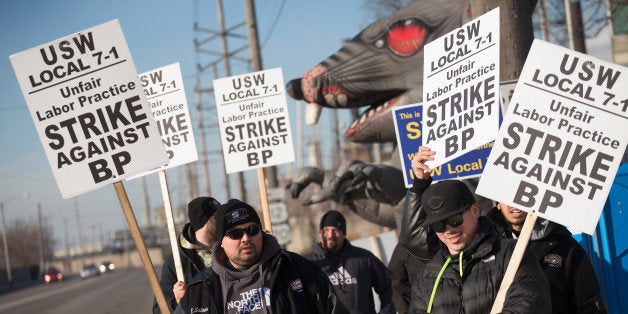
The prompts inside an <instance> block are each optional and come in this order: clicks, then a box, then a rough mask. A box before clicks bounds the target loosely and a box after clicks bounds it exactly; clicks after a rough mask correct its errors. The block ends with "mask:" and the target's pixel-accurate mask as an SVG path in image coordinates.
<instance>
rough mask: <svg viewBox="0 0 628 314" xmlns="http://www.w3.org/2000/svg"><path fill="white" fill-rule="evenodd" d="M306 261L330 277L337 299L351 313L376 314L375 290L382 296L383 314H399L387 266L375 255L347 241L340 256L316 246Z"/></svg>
mask: <svg viewBox="0 0 628 314" xmlns="http://www.w3.org/2000/svg"><path fill="white" fill-rule="evenodd" d="M304 257H305V258H307V259H308V260H310V261H312V262H314V263H315V264H316V265H318V266H319V267H320V268H321V269H322V270H323V271H324V272H325V273H326V274H327V276H329V280H330V281H331V284H332V285H333V286H334V289H335V290H336V295H337V296H338V298H340V300H341V301H342V303H343V304H344V305H345V306H346V307H347V308H348V309H349V312H350V313H364V314H368V313H375V301H374V298H373V289H374V290H375V292H376V293H377V295H378V296H379V301H380V305H381V306H380V313H391V314H394V313H395V307H394V306H393V304H392V300H391V297H392V290H391V287H390V279H389V278H388V276H387V275H386V266H384V263H382V261H380V260H379V259H378V258H377V257H375V255H373V253H371V252H369V251H367V250H365V249H363V248H359V247H355V246H353V245H351V243H350V242H349V241H348V240H346V239H345V241H344V245H343V247H342V249H341V250H340V252H338V254H333V253H331V252H328V251H327V250H325V249H324V248H323V247H322V246H321V245H320V243H315V244H314V245H312V250H311V251H310V252H308V253H306V254H305V255H304Z"/></svg>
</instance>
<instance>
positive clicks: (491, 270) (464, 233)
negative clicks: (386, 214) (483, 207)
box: [409, 149, 551, 314]
mask: <svg viewBox="0 0 628 314" xmlns="http://www.w3.org/2000/svg"><path fill="white" fill-rule="evenodd" d="M428 150H429V149H428ZM431 156H433V152H431ZM426 158H431V157H426ZM423 160H427V159H423ZM423 160H417V162H419V163H421V167H415V166H416V165H415V164H413V170H414V171H415V172H419V171H423V172H424V173H429V170H430V169H429V168H427V167H426V166H425V165H424V164H423V163H422V162H423ZM414 162H415V160H413V163H414ZM420 206H421V210H422V211H423V213H424V214H423V215H424V216H423V218H422V219H423V220H422V222H421V223H420V224H419V227H420V228H425V227H429V228H430V229H431V230H432V232H434V233H436V236H437V237H438V239H439V240H440V249H439V250H438V252H436V253H435V255H434V256H433V257H432V258H431V259H430V261H429V262H427V264H426V265H425V266H424V267H423V269H422V271H421V273H420V274H419V276H417V277H416V279H415V280H414V282H413V284H412V291H411V299H410V305H409V311H410V313H489V312H490V310H491V307H492V306H493V302H494V300H495V297H496V295H497V292H498V290H499V287H500V285H501V282H502V279H503V277H504V274H505V272H506V267H507V266H508V262H509V261H510V258H511V256H512V252H513V250H514V247H515V242H514V240H512V239H505V238H502V237H500V236H499V234H498V232H497V229H496V228H495V226H494V225H493V224H492V223H491V222H490V221H489V220H488V218H486V217H480V210H479V208H478V205H477V203H476V201H475V197H474V196H473V193H471V190H470V189H469V188H468V187H467V186H466V185H465V184H464V183H463V182H461V181H458V180H443V181H440V182H438V183H435V184H432V185H431V186H429V187H428V188H427V189H426V190H425V191H424V192H423V193H422V195H420ZM415 212H416V211H415ZM550 311H551V303H550V299H549V286H548V283H547V280H546V279H545V276H543V273H542V271H541V268H540V266H539V264H538V263H537V262H536V261H535V258H534V255H533V254H532V253H531V252H526V254H524V257H523V259H522V261H521V264H520V266H519V269H518V271H517V273H516V275H515V278H514V280H513V282H512V284H511V286H510V289H509V290H508V293H507V294H506V298H505V302H504V305H503V312H504V313H506V312H508V313H535V314H538V313H550Z"/></svg>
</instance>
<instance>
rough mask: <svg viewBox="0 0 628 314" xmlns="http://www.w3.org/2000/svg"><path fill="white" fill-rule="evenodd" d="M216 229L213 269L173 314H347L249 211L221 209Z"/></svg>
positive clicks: (312, 271) (240, 206)
mask: <svg viewBox="0 0 628 314" xmlns="http://www.w3.org/2000/svg"><path fill="white" fill-rule="evenodd" d="M216 227H217V228H216V229H217V233H216V234H217V235H219V242H217V243H216V244H215V245H214V251H213V252H214V257H213V261H212V266H211V267H208V268H206V269H205V270H204V271H203V272H202V273H200V274H199V275H198V276H197V277H196V278H195V279H193V280H192V281H191V282H190V283H189V285H188V287H187V289H186V292H185V295H184V296H183V298H182V299H181V303H179V306H178V307H177V309H176V312H175V313H189V314H192V313H211V314H213V313H252V314H257V313H295V314H297V313H298V314H305V313H346V309H344V307H343V306H342V303H341V302H340V301H338V300H337V298H336V295H335V294H334V290H333V287H332V286H331V283H330V282H329V279H328V278H327V276H326V275H325V273H323V271H322V270H321V269H320V268H318V266H316V265H315V264H314V263H312V262H310V261H308V260H307V259H305V258H303V257H302V256H300V255H298V254H296V253H293V252H289V251H286V250H284V249H282V248H281V247H280V246H279V243H278V242H277V240H276V239H275V238H274V237H273V236H272V235H269V234H266V233H265V232H264V231H263V230H262V228H261V222H260V219H259V216H258V215H257V212H256V211H255V209H253V207H251V205H249V204H247V203H244V202H242V201H239V200H236V199H232V200H230V201H229V202H227V203H226V204H223V205H222V206H220V209H219V210H218V213H217V216H216Z"/></svg>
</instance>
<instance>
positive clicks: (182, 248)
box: [153, 197, 220, 313]
mask: <svg viewBox="0 0 628 314" xmlns="http://www.w3.org/2000/svg"><path fill="white" fill-rule="evenodd" d="M219 206H220V203H219V202H218V201H216V200H215V199H214V198H212V197H197V198H195V199H193V200H192V201H190V202H189V203H188V218H189V219H190V222H188V223H186V224H185V225H184V226H183V229H182V231H181V234H179V238H178V240H179V241H178V242H177V245H178V248H179V256H180V257H181V268H182V270H183V276H184V280H185V282H190V280H192V278H194V277H195V276H196V275H197V274H198V273H200V272H201V271H203V269H205V267H208V266H210V265H211V260H212V246H213V245H214V243H216V225H215V223H216V216H215V213H216V211H217V210H218V207H219ZM159 286H160V287H161V290H162V291H163V293H164V297H165V299H166V302H167V303H168V306H169V307H170V311H173V310H174V309H175V308H176V307H177V304H178V303H179V300H181V297H183V294H184V293H185V283H184V282H181V281H179V280H178V279H177V272H176V269H175V264H174V257H173V255H170V256H168V258H167V259H166V260H165V261H164V264H163V266H162V268H161V277H160V279H159ZM153 313H161V311H160V309H159V305H157V301H154V302H153Z"/></svg>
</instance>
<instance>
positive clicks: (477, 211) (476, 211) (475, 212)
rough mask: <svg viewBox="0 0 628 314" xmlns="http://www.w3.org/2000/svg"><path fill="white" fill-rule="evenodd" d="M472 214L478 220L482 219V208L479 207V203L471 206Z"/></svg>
mask: <svg viewBox="0 0 628 314" xmlns="http://www.w3.org/2000/svg"><path fill="white" fill-rule="evenodd" d="M471 212H472V213H473V215H474V216H475V217H476V218H480V215H481V213H480V208H479V207H478V203H473V204H472V205H471Z"/></svg>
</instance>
